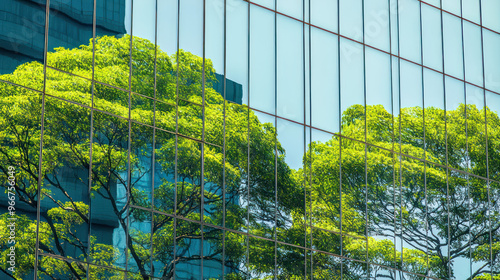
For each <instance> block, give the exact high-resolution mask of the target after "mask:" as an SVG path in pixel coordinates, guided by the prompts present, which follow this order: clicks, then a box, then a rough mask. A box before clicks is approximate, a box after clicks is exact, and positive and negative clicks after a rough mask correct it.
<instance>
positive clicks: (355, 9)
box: [339, 0, 363, 42]
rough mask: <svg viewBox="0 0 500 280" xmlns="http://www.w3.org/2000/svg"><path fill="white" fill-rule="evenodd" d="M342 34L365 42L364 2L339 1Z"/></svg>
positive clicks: (354, 0) (358, 0)
mask: <svg viewBox="0 0 500 280" xmlns="http://www.w3.org/2000/svg"><path fill="white" fill-rule="evenodd" d="M339 11H340V34H342V35H344V36H346V37H349V38H351V39H354V40H356V41H358V42H363V2H362V1H361V0H339Z"/></svg>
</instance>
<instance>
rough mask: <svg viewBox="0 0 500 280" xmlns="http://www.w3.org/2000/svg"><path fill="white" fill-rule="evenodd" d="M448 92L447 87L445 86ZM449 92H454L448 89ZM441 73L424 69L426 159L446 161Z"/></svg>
mask: <svg viewBox="0 0 500 280" xmlns="http://www.w3.org/2000/svg"><path fill="white" fill-rule="evenodd" d="M446 90H447V93H448V88H446ZM449 94H450V95H451V94H455V93H453V92H451V90H450V91H449ZM444 105H445V98H444V81H443V74H441V73H438V72H434V71H431V70H428V69H424V110H425V112H424V113H425V117H424V122H425V152H426V159H427V160H429V161H433V162H443V163H446V148H445V147H446V125H445V106H444Z"/></svg>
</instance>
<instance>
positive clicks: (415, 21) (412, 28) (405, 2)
mask: <svg viewBox="0 0 500 280" xmlns="http://www.w3.org/2000/svg"><path fill="white" fill-rule="evenodd" d="M420 5H421V4H420V2H419V1H415V0H401V1H399V28H400V29H399V44H400V48H401V50H400V51H401V57H404V58H407V59H409V60H411V61H414V62H417V63H420V40H421V34H420Z"/></svg>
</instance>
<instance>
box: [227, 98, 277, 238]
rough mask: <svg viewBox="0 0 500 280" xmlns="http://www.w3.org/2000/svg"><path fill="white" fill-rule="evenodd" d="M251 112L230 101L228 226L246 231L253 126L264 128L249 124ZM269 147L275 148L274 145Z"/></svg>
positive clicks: (228, 120) (228, 121)
mask: <svg viewBox="0 0 500 280" xmlns="http://www.w3.org/2000/svg"><path fill="white" fill-rule="evenodd" d="M248 114H249V111H248V108H246V107H243V106H239V105H236V104H228V106H227V111H226V116H227V118H226V141H225V144H226V146H225V150H226V153H225V156H226V158H225V162H224V163H225V165H224V171H225V181H224V185H225V190H226V193H225V195H226V197H225V199H226V201H225V204H226V206H225V207H226V213H225V215H226V220H225V221H226V224H225V226H226V227H227V228H230V229H235V230H241V231H245V230H246V228H247V226H248V203H249V199H250V198H249V184H250V182H249V176H250V174H249V163H250V162H249V155H248V153H249V151H250V150H249V136H250V135H249V129H251V130H254V131H255V130H260V126H261V124H260V123H258V122H252V123H249V121H248V118H249V117H248ZM252 116H253V115H252ZM250 125H251V126H250ZM256 140H258V138H256ZM269 148H270V149H271V147H269ZM251 176H253V174H251Z"/></svg>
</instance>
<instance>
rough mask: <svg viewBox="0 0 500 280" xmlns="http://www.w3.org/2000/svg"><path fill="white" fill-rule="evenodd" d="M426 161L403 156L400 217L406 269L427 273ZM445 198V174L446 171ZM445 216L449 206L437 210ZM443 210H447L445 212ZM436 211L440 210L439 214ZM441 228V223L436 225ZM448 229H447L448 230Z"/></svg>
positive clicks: (427, 202) (404, 267)
mask: <svg viewBox="0 0 500 280" xmlns="http://www.w3.org/2000/svg"><path fill="white" fill-rule="evenodd" d="M424 171H425V169H424V163H423V162H421V161H417V160H414V159H410V158H407V157H402V159H401V183H402V185H401V207H402V208H401V209H402V213H401V217H402V239H403V240H402V241H403V242H402V245H403V249H402V252H401V253H402V257H403V267H402V268H403V270H404V271H408V272H412V273H418V274H423V275H425V274H426V272H427V269H428V268H427V263H428V260H427V252H428V250H429V249H428V247H429V244H428V240H427V239H428V238H427V236H429V235H428V228H427V221H428V217H427V213H426V210H428V208H427V207H428V204H429V203H430V202H429V201H427V200H426V194H427V189H426V186H425V173H424ZM444 179H445V182H444V187H445V193H444V198H443V197H440V199H444V200H445V201H446V173H445V177H444ZM437 210H439V211H442V212H441V213H439V215H441V216H442V217H444V218H445V217H446V209H442V208H439V209H437ZM443 210H444V211H443ZM436 214H437V213H436ZM436 228H439V229H441V228H442V225H441V226H436ZM445 232H446V231H445Z"/></svg>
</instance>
